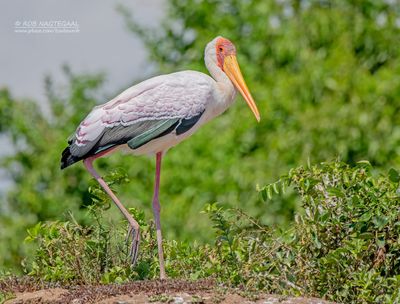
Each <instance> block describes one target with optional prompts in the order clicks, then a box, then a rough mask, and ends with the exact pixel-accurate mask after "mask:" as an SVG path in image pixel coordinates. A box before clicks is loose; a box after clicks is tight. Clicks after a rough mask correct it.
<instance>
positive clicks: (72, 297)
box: [0, 279, 332, 304]
mask: <svg viewBox="0 0 400 304" xmlns="http://www.w3.org/2000/svg"><path fill="white" fill-rule="evenodd" d="M0 292H3V293H8V294H10V295H11V294H12V296H11V297H12V298H10V299H8V300H7V301H5V303H7V304H11V303H14V304H17V303H18V304H22V303H29V304H38V303H40V304H45V303H46V304H47V303H72V304H83V303H85V304H86V303H101V304H131V303H138V304H142V303H176V304H183V303H197V304H203V303H204V304H214V303H221V304H241V303H245V304H251V303H257V304H274V303H280V304H306V303H307V304H329V303H332V302H328V301H325V300H322V299H316V298H303V297H296V298H293V297H284V296H279V295H268V294H262V293H249V292H244V291H241V290H240V289H227V288H223V287H221V286H218V285H217V284H216V282H215V281H213V280H199V281H195V282H190V281H183V280H165V281H138V282H131V283H126V284H109V285H81V286H79V285H78V286H57V285H54V284H48V283H38V282H33V281H31V280H29V279H22V280H21V279H12V280H9V281H8V282H3V283H1V284H0Z"/></svg>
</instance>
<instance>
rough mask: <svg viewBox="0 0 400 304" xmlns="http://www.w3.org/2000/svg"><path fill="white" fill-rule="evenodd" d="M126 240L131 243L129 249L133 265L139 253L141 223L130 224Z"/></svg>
mask: <svg viewBox="0 0 400 304" xmlns="http://www.w3.org/2000/svg"><path fill="white" fill-rule="evenodd" d="M125 242H126V243H127V244H129V242H130V243H131V246H130V249H129V258H130V260H131V263H132V266H135V264H136V261H137V257H138V253H139V243H140V227H139V225H135V224H129V226H128V233H127V235H126V239H125Z"/></svg>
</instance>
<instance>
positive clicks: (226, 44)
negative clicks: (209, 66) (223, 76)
mask: <svg viewBox="0 0 400 304" xmlns="http://www.w3.org/2000/svg"><path fill="white" fill-rule="evenodd" d="M215 51H216V53H217V62H218V66H219V67H220V69H221V70H222V71H223V70H224V58H225V57H226V56H231V55H234V56H236V49H235V46H234V45H233V43H232V42H230V41H229V40H228V39H225V38H219V39H218V40H217V43H216V44H215Z"/></svg>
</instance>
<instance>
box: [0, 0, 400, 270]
mask: <svg viewBox="0 0 400 304" xmlns="http://www.w3.org/2000/svg"><path fill="white" fill-rule="evenodd" d="M166 7H167V14H166V17H165V19H164V20H163V22H162V26H160V27H158V28H156V29H154V28H153V29H147V28H145V27H143V26H141V25H140V24H138V23H137V22H136V20H135V16H134V15H131V12H130V11H129V10H128V9H127V8H125V7H123V6H119V7H118V11H119V13H120V18H123V19H124V21H125V23H126V25H127V26H128V28H129V29H130V30H131V31H132V35H138V36H139V37H140V38H141V39H142V41H143V42H144V44H145V45H146V48H147V49H148V51H149V54H150V59H151V61H152V62H154V63H156V65H157V69H158V71H159V73H167V72H173V71H177V70H184V69H195V70H199V71H202V72H205V73H207V71H206V69H205V66H204V63H203V52H204V47H205V45H206V44H207V43H208V42H209V41H210V40H212V39H213V38H214V37H215V36H217V35H222V36H224V37H226V38H228V39H230V40H231V41H232V42H234V43H235V45H236V48H237V51H238V60H239V63H240V65H241V69H242V72H243V75H244V77H245V79H246V82H247V84H248V86H249V88H250V90H251V91H252V94H253V97H254V99H255V100H256V102H257V104H258V106H259V109H260V112H261V117H262V120H261V122H260V123H259V124H258V123H257V122H256V121H255V119H254V117H253V116H252V113H251V111H250V110H249V109H248V108H247V106H246V104H245V103H244V102H243V100H242V99H241V97H240V98H238V99H237V102H236V103H235V104H234V105H233V106H232V107H231V109H229V110H228V111H227V112H226V113H224V114H223V115H222V116H221V117H219V118H217V119H215V120H214V121H212V122H210V123H209V124H208V125H206V126H204V127H203V128H202V129H200V130H199V131H198V132H197V133H196V134H195V135H193V136H192V138H190V139H189V140H187V141H185V142H183V143H181V144H180V145H179V146H177V147H176V148H173V149H171V150H170V151H169V152H168V153H167V155H166V157H165V158H164V163H163V168H162V178H161V179H162V182H161V197H160V198H161V204H162V225H163V230H164V235H165V237H166V238H168V239H172V238H175V239H179V240H191V241H194V240H196V241H199V242H208V241H210V240H211V238H212V233H213V231H212V230H211V228H210V222H209V220H208V218H207V216H205V215H202V214H200V211H201V210H202V209H203V206H204V204H206V203H212V202H216V201H218V202H220V203H221V204H222V205H227V206H237V207H240V208H242V209H244V210H246V212H248V213H249V214H251V215H253V216H256V217H258V218H260V220H261V221H262V222H264V223H265V224H273V225H278V226H283V227H284V226H285V225H290V223H291V221H292V218H293V213H294V211H295V210H296V208H297V202H296V199H295V198H294V196H291V195H287V196H286V197H285V198H280V197H277V198H274V199H273V200H272V201H270V202H268V203H264V202H262V200H261V199H260V197H259V194H258V193H257V191H256V186H257V185H261V186H262V185H265V184H266V183H269V182H273V181H274V180H276V179H277V178H278V177H279V176H280V175H282V174H285V173H287V171H288V170H290V168H292V167H295V166H298V165H301V164H305V163H307V162H311V163H317V162H321V161H325V160H332V159H334V158H339V159H341V160H343V161H345V162H348V163H350V164H353V163H355V162H357V161H359V160H363V159H367V160H369V161H370V162H371V164H372V165H373V166H374V167H375V168H377V169H378V170H380V171H381V172H384V171H387V170H388V169H389V168H390V167H398V166H399V164H400V156H399V155H400V153H399V152H400V124H399V122H400V115H399V114H400V60H399V59H400V4H399V2H398V1H396V0H364V1H362V0H335V1H333V0H332V1H329V0H319V1H317V0H293V1H289V0H274V1H273V0H271V1H265V0H242V1H239V0H225V1H211V0H208V1H194V0H191V1H183V0H169V1H168V3H167V6H166ZM132 53H133V54H134V50H132ZM126 60H129V58H126ZM63 70H64V75H65V78H66V80H67V83H68V85H67V87H63V91H64V92H67V93H66V94H63V95H61V94H59V91H60V88H59V86H58V84H57V83H54V82H53V81H52V79H51V78H46V80H45V84H46V92H47V97H48V102H49V105H50V113H51V115H50V116H49V115H44V114H43V113H42V112H41V110H40V109H39V107H38V106H37V104H36V103H35V102H33V101H31V100H19V99H16V98H14V97H13V92H10V91H9V90H7V89H2V90H1V91H0V132H1V133H2V134H4V135H5V136H7V137H9V138H11V140H12V142H13V144H14V145H15V152H16V153H15V154H14V155H12V156H9V157H3V158H2V159H1V165H2V167H3V168H5V170H7V171H8V172H9V174H10V176H11V177H12V179H13V181H14V182H15V185H16V187H14V188H13V189H12V190H11V191H10V192H9V193H8V194H7V196H6V197H4V198H2V200H3V201H2V203H1V208H0V211H1V214H0V270H1V269H2V270H6V269H10V268H11V269H15V270H20V269H21V266H20V263H21V260H22V259H23V258H24V257H25V256H26V255H27V254H28V253H29V248H27V247H26V246H25V245H23V239H24V238H25V236H26V229H27V228H28V227H31V226H32V225H34V224H35V223H37V222H38V221H46V220H56V219H58V220H63V219H65V217H66V215H67V213H68V212H69V211H72V212H73V214H74V215H75V217H76V219H77V220H78V221H79V222H81V223H88V222H87V221H88V217H87V214H86V212H87V211H86V209H85V206H87V205H89V204H90V203H91V199H90V195H89V193H88V187H89V185H91V184H92V183H93V181H92V180H91V178H90V175H89V174H88V173H87V172H85V171H84V169H83V166H82V165H81V164H76V165H74V166H72V167H71V168H68V169H67V170H65V171H60V169H59V161H60V154H61V152H62V150H63V149H64V147H65V146H66V139H67V137H68V136H69V135H70V134H71V133H72V132H73V131H74V130H75V128H76V126H77V125H78V124H79V122H80V121H81V120H82V119H83V118H84V117H85V116H86V114H87V113H88V112H89V111H90V109H91V108H92V107H93V106H94V105H95V104H97V103H103V102H105V101H106V100H103V99H101V100H100V99H99V98H98V95H99V94H98V92H99V91H100V90H101V89H102V86H103V79H104V77H103V76H104V75H93V74H77V73H74V72H73V71H71V70H70V69H69V68H68V67H64V68H63ZM138 81H139V80H132V84H134V83H136V82H138ZM117 93H119V92H110V94H109V97H110V98H112V97H114V96H115V95H116V94H117ZM97 167H98V168H99V171H100V172H101V173H102V174H106V173H107V172H110V171H111V170H113V169H114V168H123V170H125V171H126V172H127V174H128V176H129V177H130V178H131V182H130V183H129V184H125V185H121V186H119V187H117V192H118V195H119V196H120V198H121V200H122V202H123V203H124V204H125V205H126V206H129V207H130V206H135V207H138V208H141V209H143V210H145V211H146V213H147V214H148V218H151V198H152V187H153V179H154V167H155V161H154V159H153V158H149V157H132V156H128V155H121V154H116V155H114V156H112V157H109V158H107V159H102V160H99V161H98V162H97ZM109 215H110V217H114V218H115V219H116V220H120V219H121V216H120V214H119V213H118V211H117V210H116V208H114V206H112V208H111V209H110V210H109Z"/></svg>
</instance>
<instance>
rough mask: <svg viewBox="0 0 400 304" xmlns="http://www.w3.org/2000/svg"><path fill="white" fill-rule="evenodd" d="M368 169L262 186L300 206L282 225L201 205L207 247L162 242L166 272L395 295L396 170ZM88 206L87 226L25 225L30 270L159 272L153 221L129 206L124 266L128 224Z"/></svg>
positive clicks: (255, 286) (399, 241) (111, 278)
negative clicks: (130, 253) (133, 243)
mask: <svg viewBox="0 0 400 304" xmlns="http://www.w3.org/2000/svg"><path fill="white" fill-rule="evenodd" d="M372 169H373V168H372V167H371V165H370V164H369V163H368V162H360V163H358V164H356V165H355V166H353V167H350V166H349V165H346V164H344V163H341V162H331V163H322V164H321V165H318V166H310V167H299V168H297V169H293V170H290V172H289V173H288V174H287V175H285V176H283V177H282V178H281V179H280V180H279V181H278V182H276V183H273V184H269V185H266V186H265V187H263V188H262V189H260V193H261V195H262V196H263V197H264V198H265V199H266V204H267V205H266V206H265V208H266V209H268V205H269V204H270V202H272V201H273V200H274V199H276V197H277V196H282V195H283V196H285V195H288V194H284V193H282V189H284V190H285V189H289V191H290V192H293V193H296V195H297V197H298V198H299V200H300V203H301V205H302V209H301V210H300V211H299V212H298V213H296V215H295V221H294V223H293V225H292V226H291V227H290V228H289V229H286V230H281V229H276V228H274V227H272V226H264V225H262V224H261V223H260V221H259V220H258V219H255V218H253V217H251V216H249V215H247V214H246V213H244V212H243V211H242V210H240V209H223V208H222V207H220V206H218V204H210V205H207V206H206V207H205V209H204V212H203V213H204V214H205V215H208V217H209V218H210V220H211V221H212V223H213V228H214V230H215V232H216V234H215V242H214V244H213V245H201V244H198V243H196V242H193V243H188V242H178V241H171V240H165V241H164V247H165V255H166V270H167V274H168V276H169V277H172V278H186V279H199V278H206V277H214V278H216V279H217V280H218V281H219V282H221V283H222V284H224V285H227V286H243V287H245V288H246V289H248V290H253V291H260V290H262V291H264V292H268V293H279V294H288V295H289V294H290V295H308V296H317V297H323V298H326V299H330V300H333V301H338V302H341V303H376V302H378V303H394V302H396V301H399V300H400V292H399V290H400V265H399V263H400V262H399V261H400V238H399V235H400V215H399V214H400V213H399V206H400V196H399V190H398V182H399V179H400V175H399V173H398V172H397V171H395V170H393V169H392V170H390V172H389V175H388V176H386V175H385V176H383V175H380V176H374V174H373V173H372V171H373V170H372ZM98 190H100V189H98ZM284 192H285V193H286V192H287V191H286V190H285V191H284ZM268 197H270V198H268ZM100 205H101V204H100ZM95 206H97V205H94V206H93V208H95V209H93V211H95V212H92V213H91V214H92V216H94V217H96V219H97V220H98V221H97V222H98V224H96V225H93V226H91V227H89V228H85V229H84V228H82V227H80V226H79V225H78V224H77V223H75V222H67V223H61V222H55V223H48V224H38V225H36V226H35V227H34V228H32V229H31V230H30V236H29V239H31V240H35V241H36V242H38V243H39V248H38V249H37V251H36V254H35V259H34V261H33V262H31V263H28V264H27V268H28V269H29V271H30V274H31V275H33V276H36V277H37V278H39V279H40V278H44V279H46V280H51V281H61V282H64V283H65V282H69V283H71V282H75V283H77V282H78V283H94V282H99V281H101V282H104V283H110V282H125V281H127V280H135V279H151V278H158V257H157V247H156V241H155V239H156V238H155V234H154V227H153V224H152V223H147V221H146V220H145V218H144V214H143V213H138V212H137V211H134V210H133V212H134V213H135V216H136V217H137V218H139V219H140V222H141V225H142V228H143V229H142V244H141V251H140V256H139V262H138V264H137V265H136V266H135V267H134V268H131V266H130V265H129V262H128V258H127V250H126V245H125V243H124V238H123V235H124V232H125V225H126V223H125V222H124V223H123V224H118V225H117V226H116V227H112V228H110V227H109V226H108V228H104V225H105V224H104V222H103V219H101V218H99V215H101V214H102V211H101V210H102V209H101V208H100V209H99V208H98V207H95ZM111 240H113V241H111ZM124 246H125V247H124ZM124 248H125V249H124Z"/></svg>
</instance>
